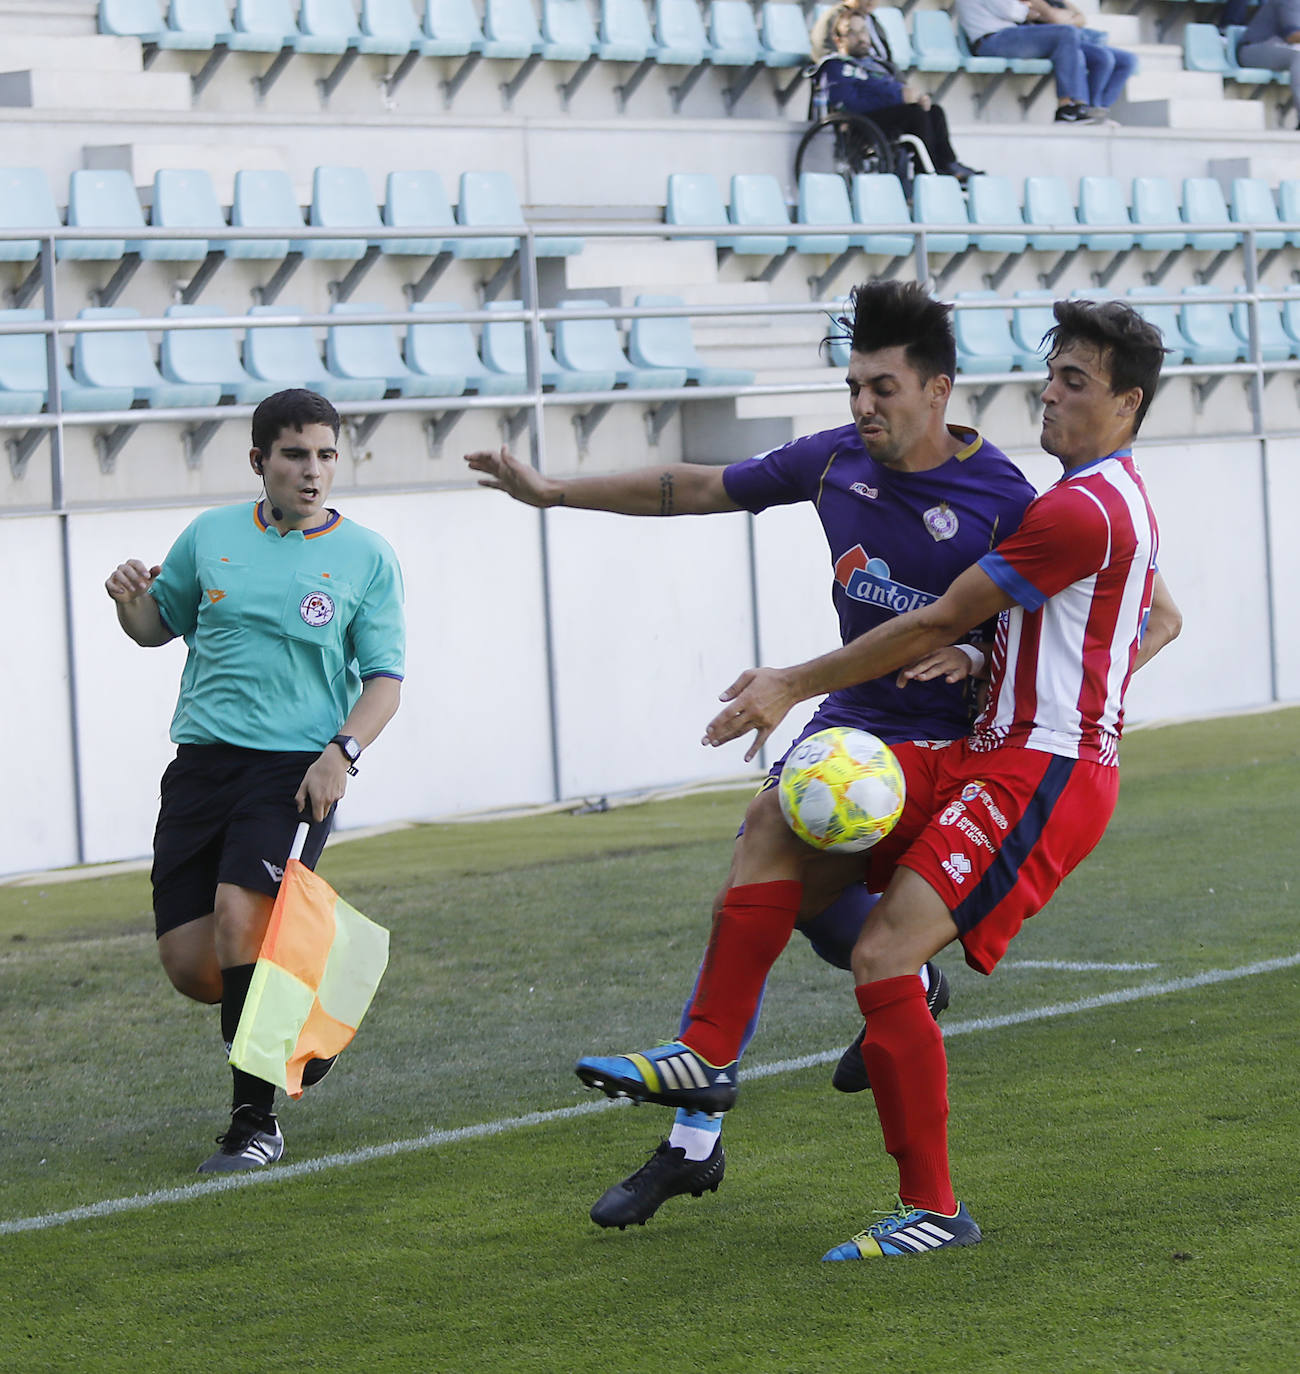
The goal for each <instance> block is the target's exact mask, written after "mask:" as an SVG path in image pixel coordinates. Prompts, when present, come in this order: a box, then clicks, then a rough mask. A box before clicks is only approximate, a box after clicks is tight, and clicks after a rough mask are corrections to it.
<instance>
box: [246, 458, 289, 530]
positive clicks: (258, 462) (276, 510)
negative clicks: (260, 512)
mask: <svg viewBox="0 0 1300 1374" xmlns="http://www.w3.org/2000/svg"><path fill="white" fill-rule="evenodd" d="M263 461H264V460H263V459H261V458H254V459H253V467H254V468H256V470H257V475H258V476H259V477H261V476H262V463H263ZM262 490H263V491H265V490H266V480H265V478H263V481H262ZM271 519H272V520H274V521H275V522H276V523H277V524H278V523H279V522H280V521H281V520H283V519H284V512H283V511H282V510H281V509H280V507H279V506H272V507H271Z"/></svg>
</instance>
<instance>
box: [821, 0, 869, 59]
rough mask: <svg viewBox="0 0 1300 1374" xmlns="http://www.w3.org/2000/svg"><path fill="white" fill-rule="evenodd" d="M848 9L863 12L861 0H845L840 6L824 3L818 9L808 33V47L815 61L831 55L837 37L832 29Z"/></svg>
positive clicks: (855, 12) (851, 11) (857, 12)
mask: <svg viewBox="0 0 1300 1374" xmlns="http://www.w3.org/2000/svg"><path fill="white" fill-rule="evenodd" d="M846 10H847V11H848V12H849V13H850V14H861V13H862V6H861V3H860V0H844V3H843V4H842V5H838V6H837V5H824V6H823V7H822V8H821V10H820V11H818V14H817V18H816V19H814V20H813V26H812V30H811V32H810V33H809V35H808V48H809V51H810V52H811V53H812V60H813V61H814V62H820V61H821V60H822V58H824V57H829V56H831V54H832V52H833V50H834V48H835V39H834V36H833V35H832V33H831V30H832V28H833V27H834V24H835V21H836V20H837V19H838V18H839V17H840V15H841V14H843V13H844V12H845V11H846Z"/></svg>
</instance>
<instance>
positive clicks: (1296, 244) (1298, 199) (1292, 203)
mask: <svg viewBox="0 0 1300 1374" xmlns="http://www.w3.org/2000/svg"><path fill="white" fill-rule="evenodd" d="M1277 208H1278V213H1279V214H1280V215H1281V218H1282V220H1283V221H1284V222H1285V223H1287V224H1300V180H1297V179H1296V178H1294V177H1289V178H1287V179H1286V180H1285V181H1281V182H1279V183H1278V188H1277ZM1287 242H1288V243H1289V244H1290V245H1291V247H1292V248H1300V229H1292V230H1291V231H1290V232H1289V233H1288V234H1287Z"/></svg>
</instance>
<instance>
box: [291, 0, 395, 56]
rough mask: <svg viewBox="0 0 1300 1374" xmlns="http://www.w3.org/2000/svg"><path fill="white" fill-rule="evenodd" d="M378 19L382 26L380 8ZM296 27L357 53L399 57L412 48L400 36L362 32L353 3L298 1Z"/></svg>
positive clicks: (339, 0) (327, 0)
mask: <svg viewBox="0 0 1300 1374" xmlns="http://www.w3.org/2000/svg"><path fill="white" fill-rule="evenodd" d="M370 3H372V4H373V3H374V0H370ZM378 15H379V22H380V23H381V25H382V24H383V21H384V18H385V13H384V11H383V10H382V8H381V9H380V10H379V11H378ZM298 26H299V28H300V29H301V30H302V32H303V33H304V34H306V35H307V36H309V37H321V38H328V39H331V40H332V41H333V42H335V43H339V42H342V43H344V45H345V47H346V48H349V49H353V50H355V51H356V52H359V53H366V54H375V55H386V56H390V57H401V56H404V55H405V54H406V53H407V52H409V51H410V46H411V45H410V43H409V41H407V40H406V39H405V38H404V37H403V36H400V35H395V34H393V33H391V32H385V31H381V32H379V33H364V32H362V29H361V25H360V24H359V23H358V22H357V16H356V12H355V11H354V10H353V8H352V0H301V8H300V9H299V11H298Z"/></svg>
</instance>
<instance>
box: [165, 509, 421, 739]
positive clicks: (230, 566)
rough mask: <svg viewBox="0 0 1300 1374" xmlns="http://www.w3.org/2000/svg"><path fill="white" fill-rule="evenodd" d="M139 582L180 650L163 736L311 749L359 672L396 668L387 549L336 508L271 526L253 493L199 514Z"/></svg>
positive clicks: (331, 728) (398, 599)
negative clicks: (146, 585) (180, 640)
mask: <svg viewBox="0 0 1300 1374" xmlns="http://www.w3.org/2000/svg"><path fill="white" fill-rule="evenodd" d="M151 591H152V594H153V597H154V599H155V600H156V601H157V603H158V610H159V611H160V612H161V614H162V618H163V621H164V623H165V624H166V625H167V628H168V629H170V630H171V631H173V632H174V633H175V634H178V635H181V636H183V637H184V640H185V643H186V644H187V645H188V647H189V657H188V658H187V659H186V661H185V671H184V673H183V674H182V675H181V690H180V698H179V700H178V701H177V703H176V714H175V715H174V716H173V717H172V727H171V737H172V740H173V742H174V743H176V744H234V745H239V746H241V747H243V748H245V749H267V750H303V751H308V750H318V749H324V747H325V746H326V745H327V744H328V743H329V741H330V739H331V738H332V737H333V736H334V735H336V734H337V733H338V731H339V727H340V726H341V725H342V724H343V721H344V719H345V718H346V717H347V714H348V712H349V711H350V710H351V709H352V707H353V706H354V705H355V703H356V700H357V698H358V697H359V696H360V694H361V684H362V682H364V681H365V680H366V679H367V678H372V677H392V678H397V679H398V680H400V679H401V678H402V675H403V669H404V665H405V653H406V630H405V623H404V618H403V611H402V573H401V569H400V567H399V566H398V562H397V556H396V554H394V553H393V551H392V549H391V548H390V547H389V546H388V544H387V543H385V541H384V540H383V539H381V538H380V537H379V535H377V534H375V533H374V532H373V531H372V530H368V529H366V528H364V526H361V525H358V524H355V523H354V522H353V521H350V520H346V519H344V517H343V516H341V515H340V514H339V513H338V512H337V511H330V512H328V514H327V516H326V519H325V520H324V522H323V523H322V524H320V525H319V526H317V528H315V529H310V530H305V531H304V530H290V531H289V533H288V534H286V535H284V536H281V535H280V534H279V533H277V531H276V530H275V528H274V527H273V526H268V525H267V524H266V522H265V521H264V519H263V518H262V510H261V506H260V503H252V504H245V505H238V506H224V507H220V508H218V509H216V510H210V511H205V512H204V514H202V515H200V516H199V517H198V519H196V520H194V521H192V522H191V523H190V524H189V525H188V526H187V527H186V528H185V529H184V530H183V531H182V532H181V534H180V537H179V538H178V539H177V540H176V542H175V544H173V545H172V547H171V550H170V552H169V553H168V554H167V557H166V559H165V561H164V562H163V565H162V572H161V573H159V575H158V577H157V578H156V579H155V581H154V583H153V587H152V588H151Z"/></svg>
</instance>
